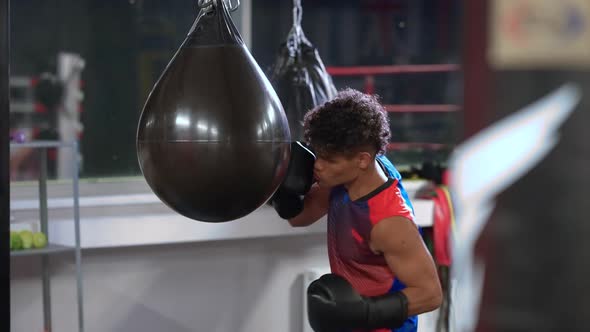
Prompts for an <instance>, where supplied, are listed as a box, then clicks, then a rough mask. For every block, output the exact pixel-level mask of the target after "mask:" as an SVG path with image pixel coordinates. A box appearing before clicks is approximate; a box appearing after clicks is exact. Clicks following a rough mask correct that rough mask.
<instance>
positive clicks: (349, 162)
mask: <svg viewBox="0 0 590 332" xmlns="http://www.w3.org/2000/svg"><path fill="white" fill-rule="evenodd" d="M359 171H360V169H359V160H358V158H357V156H356V155H352V156H346V155H342V154H333V153H332V154H329V153H319V154H316V161H315V165H314V176H315V178H316V180H317V182H318V184H319V185H320V186H322V187H334V186H337V185H341V184H347V183H350V182H352V181H353V180H354V179H356V177H357V176H358V174H359Z"/></svg>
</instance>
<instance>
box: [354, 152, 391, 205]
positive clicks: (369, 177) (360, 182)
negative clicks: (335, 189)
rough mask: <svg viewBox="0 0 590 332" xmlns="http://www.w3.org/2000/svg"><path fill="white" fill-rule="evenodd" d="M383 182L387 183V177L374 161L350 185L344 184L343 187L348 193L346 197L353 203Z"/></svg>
mask: <svg viewBox="0 0 590 332" xmlns="http://www.w3.org/2000/svg"><path fill="white" fill-rule="evenodd" d="M385 182H387V175H386V174H385V172H384V171H383V169H382V168H381V166H380V165H379V163H378V162H377V160H375V162H374V163H373V166H372V167H369V169H367V170H366V171H365V172H363V173H361V174H360V175H359V176H358V177H357V178H356V179H355V180H354V181H352V182H351V183H349V184H346V185H345V187H346V189H347V191H348V196H349V197H350V199H351V200H353V201H354V200H357V199H359V198H361V197H363V196H366V195H368V194H369V193H371V192H372V191H373V190H375V189H377V188H379V186H381V185H382V184H384V183H385Z"/></svg>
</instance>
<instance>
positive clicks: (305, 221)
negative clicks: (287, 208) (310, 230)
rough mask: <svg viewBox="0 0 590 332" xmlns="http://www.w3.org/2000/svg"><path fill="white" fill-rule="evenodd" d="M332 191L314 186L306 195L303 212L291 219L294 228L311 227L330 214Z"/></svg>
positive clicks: (290, 222)
mask: <svg viewBox="0 0 590 332" xmlns="http://www.w3.org/2000/svg"><path fill="white" fill-rule="evenodd" d="M329 198H330V189H329V188H322V187H320V186H318V185H317V184H314V185H313V186H312V187H311V189H310V190H309V192H308V193H307V194H306V195H305V200H304V201H303V211H301V213H300V214H298V215H297V216H296V217H294V218H291V219H289V224H291V226H293V227H303V226H309V225H311V224H313V223H314V222H316V221H318V220H319V219H320V218H322V217H323V216H324V215H326V213H328V202H329Z"/></svg>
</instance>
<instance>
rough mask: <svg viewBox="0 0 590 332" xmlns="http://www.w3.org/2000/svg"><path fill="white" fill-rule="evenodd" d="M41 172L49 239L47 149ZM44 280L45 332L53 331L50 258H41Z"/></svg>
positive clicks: (42, 218)
mask: <svg viewBox="0 0 590 332" xmlns="http://www.w3.org/2000/svg"><path fill="white" fill-rule="evenodd" d="M39 152H40V153H41V156H40V158H41V160H40V171H39V220H40V222H41V232H43V233H45V235H47V238H49V232H48V231H49V227H48V225H47V219H48V218H47V149H45V148H41V149H40V150H39ZM41 268H42V280H43V323H44V327H45V332H50V331H51V275H50V273H49V256H48V255H43V256H41Z"/></svg>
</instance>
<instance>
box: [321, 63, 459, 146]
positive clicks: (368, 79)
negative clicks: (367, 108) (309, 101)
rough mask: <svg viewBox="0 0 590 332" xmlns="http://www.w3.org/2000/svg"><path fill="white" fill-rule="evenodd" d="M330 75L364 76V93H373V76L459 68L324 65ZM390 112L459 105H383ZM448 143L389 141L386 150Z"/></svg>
mask: <svg viewBox="0 0 590 332" xmlns="http://www.w3.org/2000/svg"><path fill="white" fill-rule="evenodd" d="M326 70H327V71H328V73H329V74H330V75H332V76H364V77H365V85H364V90H365V93H369V94H373V93H375V76H377V75H399V74H423V73H449V72H457V71H460V70H461V66H460V65H458V64H424V65H390V66H350V67H349V66H345V67H337V66H331V67H330V66H329V67H326ZM383 106H384V107H385V110H386V111H387V112H390V113H450V112H457V111H459V110H460V109H461V107H460V106H459V105H452V104H431V105H426V104H390V105H383ZM449 147H450V145H448V144H439V143H420V142H409V143H404V142H391V143H390V144H389V145H388V146H387V150H389V151H391V150H408V149H425V150H441V149H446V148H449Z"/></svg>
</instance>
